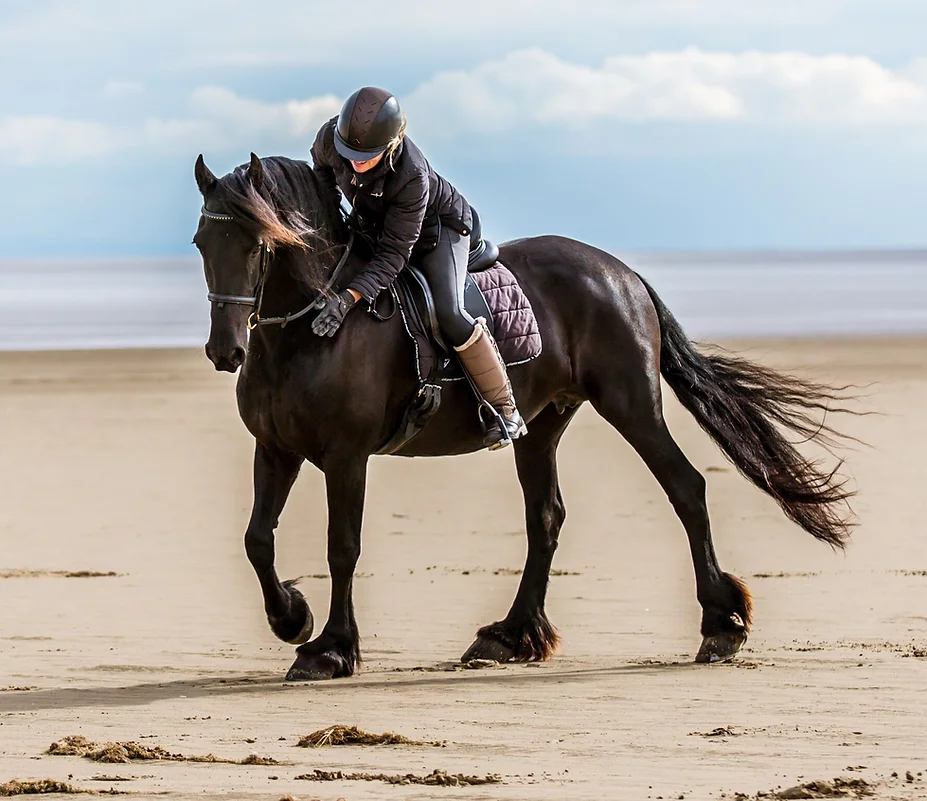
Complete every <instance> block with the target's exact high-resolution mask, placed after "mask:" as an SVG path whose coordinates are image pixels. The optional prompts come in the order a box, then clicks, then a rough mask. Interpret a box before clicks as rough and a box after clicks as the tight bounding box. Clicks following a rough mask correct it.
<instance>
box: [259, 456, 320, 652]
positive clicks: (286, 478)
mask: <svg viewBox="0 0 927 801" xmlns="http://www.w3.org/2000/svg"><path fill="white" fill-rule="evenodd" d="M302 462H303V460H302V458H301V457H299V456H295V455H293V454H291V453H283V452H280V451H276V450H271V449H270V448H267V447H265V446H264V445H262V444H261V443H257V447H256V448H255V451H254V506H253V508H252V511H251V522H250V523H248V530H247V532H245V550H246V552H247V554H248V559H249V561H250V562H251V566H252V567H253V568H254V572H255V573H256V574H257V577H258V581H259V582H260V583H261V592H262V593H263V594H264V611H265V612H266V613H267V622H268V623H269V624H270V628H271V629H272V631H273V632H274V634H276V635H277V637H279V638H280V639H281V640H283V641H284V642H288V643H291V644H293V645H299V644H300V643H304V642H306V640H308V639H309V638H310V637H311V636H312V627H313V620H312V612H311V611H310V610H309V605H308V604H307V603H306V599H305V598H303V595H302V593H301V592H300V591H299V590H297V589H296V587H294V586H293V582H289V581H285V582H281V581H280V579H279V578H278V576H277V570H276V568H275V567H274V529H275V528H276V527H277V519H278V518H279V517H280V513H281V512H282V511H283V506H284V504H285V503H286V499H287V498H288V497H289V494H290V489H291V487H292V486H293V482H294V481H295V480H296V476H297V475H298V473H299V468H300V466H301V465H302Z"/></svg>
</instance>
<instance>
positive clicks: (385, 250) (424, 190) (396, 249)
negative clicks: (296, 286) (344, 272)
mask: <svg viewBox="0 0 927 801" xmlns="http://www.w3.org/2000/svg"><path fill="white" fill-rule="evenodd" d="M427 206H428V175H427V173H425V172H416V173H415V174H414V175H413V176H412V178H411V179H410V180H409V182H408V183H406V184H405V186H403V187H402V188H401V189H400V190H399V191H398V192H397V193H396V195H395V196H394V198H393V200H392V202H391V203H390V206H389V208H388V209H387V211H386V218H385V219H384V221H383V231H382V233H381V234H380V241H379V243H378V244H377V249H376V252H375V253H374V255H373V258H372V259H371V260H370V261H369V262H368V263H367V266H366V267H365V268H364V269H363V270H362V271H361V272H360V274H359V275H358V276H357V277H356V278H355V279H354V280H353V281H351V283H350V285H349V286H348V289H349V290H351V289H352V290H354V291H355V292H357V293H358V294H359V295H360V296H361V297H362V298H364V300H366V301H367V303H369V304H372V303H373V301H374V300H375V299H376V296H377V295H378V294H379V293H380V292H382V291H383V290H384V289H386V288H387V287H388V286H389V285H390V284H391V283H392V282H393V280H394V279H395V278H396V276H397V275H399V271H400V270H401V269H402V268H403V267H405V265H406V262H408V260H409V255H410V254H411V253H412V247H413V245H415V243H416V242H417V241H418V237H419V234H420V233H421V231H422V220H423V219H424V217H425V209H426V208H427Z"/></svg>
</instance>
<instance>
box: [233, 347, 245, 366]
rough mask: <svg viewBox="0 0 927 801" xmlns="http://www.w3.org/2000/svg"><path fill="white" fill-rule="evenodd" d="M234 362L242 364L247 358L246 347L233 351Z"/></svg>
mask: <svg viewBox="0 0 927 801" xmlns="http://www.w3.org/2000/svg"><path fill="white" fill-rule="evenodd" d="M231 360H232V362H233V363H234V364H236V365H237V364H241V363H242V362H243V361H244V360H245V349H244V348H235V350H233V351H232V359H231Z"/></svg>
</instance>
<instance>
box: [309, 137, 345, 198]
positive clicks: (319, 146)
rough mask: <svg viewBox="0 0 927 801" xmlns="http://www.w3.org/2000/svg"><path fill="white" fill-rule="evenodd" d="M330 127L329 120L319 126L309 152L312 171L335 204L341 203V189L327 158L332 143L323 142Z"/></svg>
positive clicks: (331, 149) (332, 149) (332, 147)
mask: <svg viewBox="0 0 927 801" xmlns="http://www.w3.org/2000/svg"><path fill="white" fill-rule="evenodd" d="M330 127H331V122H327V123H325V125H323V126H322V127H321V129H320V130H319V132H318V134H316V137H315V142H314V143H313V144H312V148H311V149H310V151H309V152H310V153H311V154H312V171H313V172H314V173H315V176H316V178H318V180H319V185H320V186H321V188H322V191H323V192H325V193H326V194H327V195H328V196H329V197H331V198H332V200H333V201H334V203H335V205H336V206H337V205H340V204H341V191H340V190H339V189H338V182H337V181H336V180H335V171H334V170H333V169H332V165H331V163H330V162H329V160H328V159H329V151H332V152H333V151H334V145H332V146H331V147H328V146H326V142H325V137H326V134H327V132H328V129H329V128H330Z"/></svg>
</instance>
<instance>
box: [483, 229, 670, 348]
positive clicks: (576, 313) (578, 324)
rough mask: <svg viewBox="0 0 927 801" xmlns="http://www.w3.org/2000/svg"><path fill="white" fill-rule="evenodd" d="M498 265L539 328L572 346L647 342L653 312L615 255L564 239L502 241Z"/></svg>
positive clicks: (655, 324) (654, 329) (655, 328)
mask: <svg viewBox="0 0 927 801" xmlns="http://www.w3.org/2000/svg"><path fill="white" fill-rule="evenodd" d="M499 254H500V255H499V261H501V262H502V263H503V264H504V265H506V267H508V268H509V269H510V270H511V271H512V272H513V273H514V274H515V277H516V278H517V279H518V281H519V283H520V284H521V285H522V288H523V289H524V290H525V293H526V294H527V295H528V298H529V299H530V301H531V303H532V306H533V307H534V310H535V314H536V315H537V316H538V319H539V321H540V323H541V327H542V336H543V334H544V329H545V328H547V329H551V328H555V329H560V330H561V331H562V332H563V333H564V334H567V335H569V336H568V338H569V339H570V340H572V341H573V342H576V341H577V340H586V339H588V338H589V337H592V338H593V340H594V341H595V342H598V343H600V344H601V345H603V346H604V345H607V344H609V343H611V340H612V339H614V338H618V340H619V341H618V342H615V343H613V344H616V345H624V346H627V345H632V344H640V345H644V344H645V343H646V344H648V345H649V344H650V343H651V342H652V339H653V336H654V335H655V334H657V333H658V332H659V321H658V319H657V314H656V310H655V308H654V306H653V302H652V301H651V299H650V295H649V293H648V292H647V288H646V287H645V286H644V284H643V282H642V281H641V279H640V278H639V277H638V275H637V274H636V273H635V272H634V271H633V270H632V269H631V268H630V267H628V266H627V265H626V264H625V263H624V262H623V261H621V260H620V259H619V258H617V257H616V256H613V255H612V254H611V253H608V252H606V251H604V250H601V249H600V248H597V247H594V246H593V245H588V244H586V243H585V242H580V241H578V240H576V239H570V238H569V237H564V236H556V235H544V236H535V237H526V238H522V239H514V240H511V241H508V242H504V243H503V244H501V245H500V246H499Z"/></svg>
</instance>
